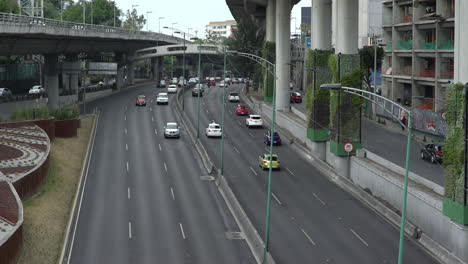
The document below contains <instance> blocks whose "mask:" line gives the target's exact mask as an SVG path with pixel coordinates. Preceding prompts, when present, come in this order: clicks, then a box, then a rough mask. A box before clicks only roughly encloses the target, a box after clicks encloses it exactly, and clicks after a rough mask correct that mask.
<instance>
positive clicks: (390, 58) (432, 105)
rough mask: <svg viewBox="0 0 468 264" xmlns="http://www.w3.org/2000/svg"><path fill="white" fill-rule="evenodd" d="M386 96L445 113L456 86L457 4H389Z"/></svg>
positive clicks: (430, 0)
mask: <svg viewBox="0 0 468 264" xmlns="http://www.w3.org/2000/svg"><path fill="white" fill-rule="evenodd" d="M382 5H383V16H382V27H383V42H384V43H385V44H386V46H385V48H384V49H385V56H384V62H383V65H382V76H383V80H382V95H384V96H385V97H387V98H389V99H391V100H393V101H396V102H400V103H402V104H404V105H407V106H411V107H418V108H422V109H430V110H433V111H436V112H438V111H442V110H444V97H445V88H446V87H447V85H448V84H450V83H453V77H454V41H455V0H426V1H420V0H411V1H408V0H405V1H403V0H384V1H382Z"/></svg>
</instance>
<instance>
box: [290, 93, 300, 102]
mask: <svg viewBox="0 0 468 264" xmlns="http://www.w3.org/2000/svg"><path fill="white" fill-rule="evenodd" d="M290 96H291V97H290V100H291V103H296V104H300V103H302V95H301V94H300V93H298V92H291V95H290Z"/></svg>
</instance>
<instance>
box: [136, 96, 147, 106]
mask: <svg viewBox="0 0 468 264" xmlns="http://www.w3.org/2000/svg"><path fill="white" fill-rule="evenodd" d="M135 105H136V106H146V96H144V95H139V96H138V97H137V99H136V103H135Z"/></svg>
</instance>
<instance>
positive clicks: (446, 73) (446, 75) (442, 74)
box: [440, 70, 453, 80]
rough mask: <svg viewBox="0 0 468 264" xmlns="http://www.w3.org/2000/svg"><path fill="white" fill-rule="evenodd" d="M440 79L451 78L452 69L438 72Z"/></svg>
mask: <svg viewBox="0 0 468 264" xmlns="http://www.w3.org/2000/svg"><path fill="white" fill-rule="evenodd" d="M440 78H441V79H450V80H453V70H451V71H450V70H449V71H441V72H440Z"/></svg>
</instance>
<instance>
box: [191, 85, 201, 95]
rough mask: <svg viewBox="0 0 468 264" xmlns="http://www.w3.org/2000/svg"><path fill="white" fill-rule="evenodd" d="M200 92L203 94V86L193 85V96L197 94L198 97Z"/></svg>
mask: <svg viewBox="0 0 468 264" xmlns="http://www.w3.org/2000/svg"><path fill="white" fill-rule="evenodd" d="M198 93H200V97H202V96H203V90H202V89H201V88H199V87H193V90H192V96H197V97H198Z"/></svg>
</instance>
